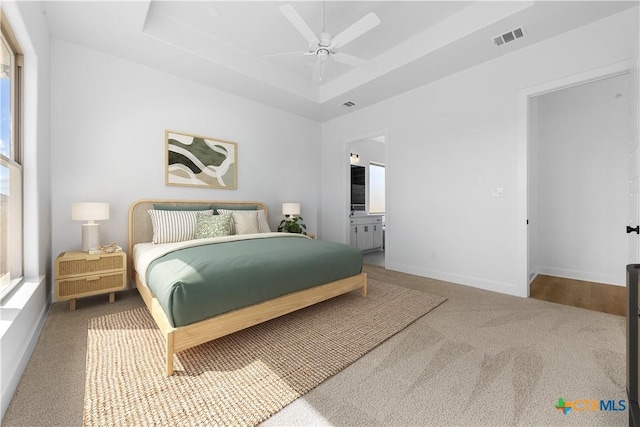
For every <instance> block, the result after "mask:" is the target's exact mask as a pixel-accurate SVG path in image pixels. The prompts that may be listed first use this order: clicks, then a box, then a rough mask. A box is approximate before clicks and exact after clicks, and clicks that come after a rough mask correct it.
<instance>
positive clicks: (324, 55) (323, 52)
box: [318, 49, 329, 61]
mask: <svg viewBox="0 0 640 427" xmlns="http://www.w3.org/2000/svg"><path fill="white" fill-rule="evenodd" d="M328 57H329V51H328V50H327V49H318V58H320V60H321V61H324V60H326V59H327V58H328Z"/></svg>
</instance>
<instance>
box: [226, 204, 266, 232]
mask: <svg viewBox="0 0 640 427" xmlns="http://www.w3.org/2000/svg"><path fill="white" fill-rule="evenodd" d="M218 212H219V213H220V214H225V213H230V214H233V223H232V224H231V234H248V233H239V232H238V231H237V230H236V229H235V224H234V223H237V219H236V218H237V216H240V215H248V216H250V217H253V216H254V215H256V214H257V220H258V230H257V231H254V232H253V233H270V232H271V228H269V222H268V221H267V215H266V214H265V212H264V209H260V210H230V209H218Z"/></svg>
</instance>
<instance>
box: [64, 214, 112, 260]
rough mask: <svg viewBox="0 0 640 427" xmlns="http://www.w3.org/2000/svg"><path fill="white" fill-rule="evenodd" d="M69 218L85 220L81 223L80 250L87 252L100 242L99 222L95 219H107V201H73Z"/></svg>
mask: <svg viewBox="0 0 640 427" xmlns="http://www.w3.org/2000/svg"><path fill="white" fill-rule="evenodd" d="M71 219H72V220H74V221H87V223H85V224H82V251H83V252H89V251H90V250H92V249H96V248H97V247H98V245H99V244H100V224H97V223H96V222H95V221H104V220H107V219H109V203H86V202H83V203H73V204H72V205H71Z"/></svg>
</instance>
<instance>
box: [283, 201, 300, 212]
mask: <svg viewBox="0 0 640 427" xmlns="http://www.w3.org/2000/svg"><path fill="white" fill-rule="evenodd" d="M282 215H300V203H283V204H282Z"/></svg>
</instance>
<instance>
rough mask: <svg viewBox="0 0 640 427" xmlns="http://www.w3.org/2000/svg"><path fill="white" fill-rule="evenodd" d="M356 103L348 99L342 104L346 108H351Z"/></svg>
mask: <svg viewBox="0 0 640 427" xmlns="http://www.w3.org/2000/svg"><path fill="white" fill-rule="evenodd" d="M354 105H356V103H355V102H351V101H347V102H345V103H344V104H342V106H343V107H344V108H351V107H353V106H354Z"/></svg>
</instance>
